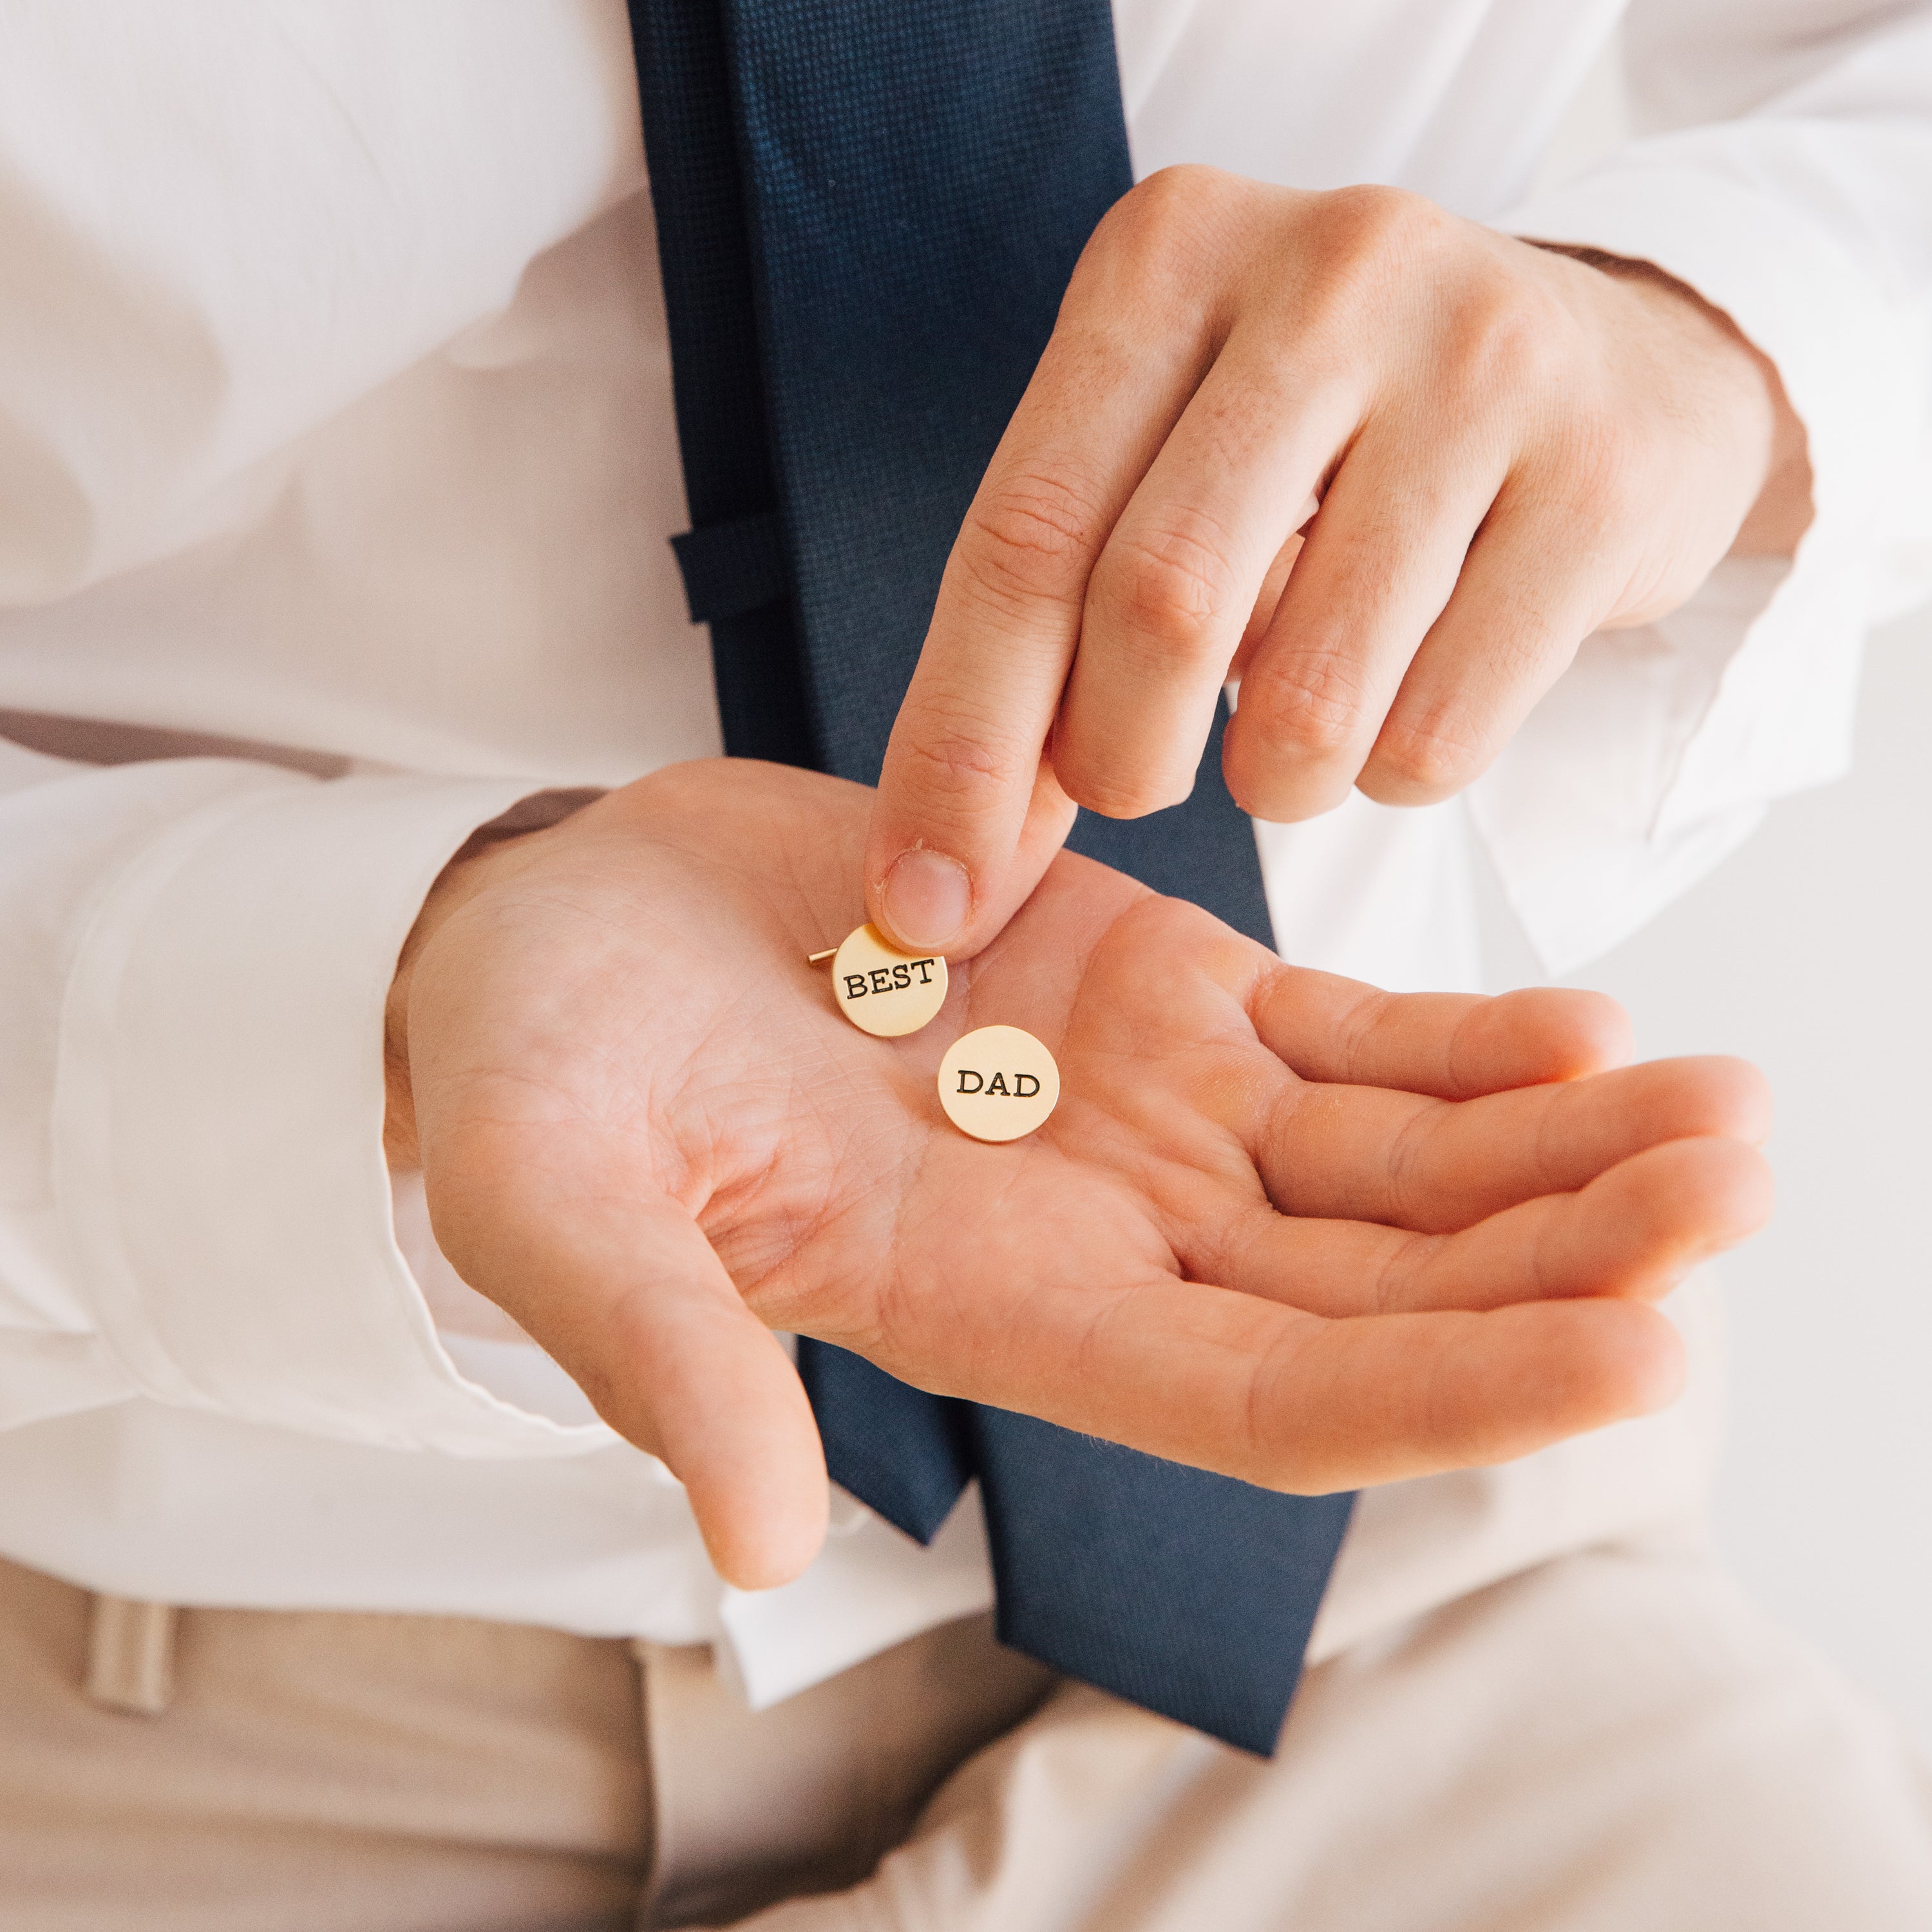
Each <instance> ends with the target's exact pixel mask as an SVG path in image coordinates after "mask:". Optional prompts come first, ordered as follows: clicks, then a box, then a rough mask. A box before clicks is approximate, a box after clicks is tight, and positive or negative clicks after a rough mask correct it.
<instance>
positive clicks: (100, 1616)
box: [86, 1595, 175, 1718]
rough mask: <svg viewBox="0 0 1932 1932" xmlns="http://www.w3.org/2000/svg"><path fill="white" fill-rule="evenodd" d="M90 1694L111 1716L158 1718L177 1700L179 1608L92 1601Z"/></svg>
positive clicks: (125, 1599) (130, 1600) (120, 1600)
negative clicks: (119, 1713)
mask: <svg viewBox="0 0 1932 1932" xmlns="http://www.w3.org/2000/svg"><path fill="white" fill-rule="evenodd" d="M86 1688H87V1694H88V1696H89V1697H91V1698H92V1699H93V1700H94V1701H95V1703H97V1704H101V1705H105V1706H107V1709H110V1711H132V1712H136V1713H137V1714H138V1715H140V1716H142V1717H145V1718H157V1717H159V1716H160V1714H161V1713H162V1712H163V1711H165V1710H166V1709H167V1708H168V1706H169V1703H171V1702H172V1700H173V1697H174V1694H175V1607H174V1606H173V1605H172V1604H148V1603H142V1602H140V1601H137V1600H136V1599H135V1598H131V1597H104V1596H99V1595H97V1596H96V1597H95V1599H94V1615H93V1619H92V1622H91V1624H90V1625H89V1631H88V1642H87V1687H86Z"/></svg>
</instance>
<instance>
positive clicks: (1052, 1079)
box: [939, 1026, 1060, 1141]
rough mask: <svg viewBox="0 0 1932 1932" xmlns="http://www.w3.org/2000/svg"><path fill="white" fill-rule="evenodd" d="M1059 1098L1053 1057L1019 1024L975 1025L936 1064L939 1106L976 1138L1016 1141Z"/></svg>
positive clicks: (1036, 1124)
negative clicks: (976, 1027)
mask: <svg viewBox="0 0 1932 1932" xmlns="http://www.w3.org/2000/svg"><path fill="white" fill-rule="evenodd" d="M1059 1099H1060V1069H1059V1068H1058V1067H1057V1066H1056V1065H1055V1064H1054V1058H1053V1055H1052V1054H1050V1053H1049V1052H1047V1050H1046V1048H1045V1047H1044V1046H1042V1045H1041V1044H1040V1042H1039V1041H1038V1040H1035V1039H1034V1037H1033V1035H1032V1034H1030V1033H1022V1031H1020V1029H1019V1028H1018V1027H1010V1026H989V1027H980V1028H978V1029H977V1031H974V1032H972V1033H969V1034H965V1035H964V1036H962V1037H961V1038H960V1039H958V1040H955V1041H954V1042H953V1044H952V1045H951V1046H950V1047H948V1048H947V1049H946V1058H944V1060H942V1061H941V1062H940V1063H939V1104H940V1105H941V1106H942V1107H944V1109H946V1118H947V1119H948V1120H949V1121H951V1122H952V1123H953V1125H954V1126H955V1127H957V1128H958V1129H959V1131H960V1132H961V1133H962V1134H971V1136H973V1138H974V1139H975V1140H976V1141H1016V1140H1018V1139H1019V1137H1020V1136H1022V1134H1030V1133H1032V1132H1033V1130H1034V1129H1035V1128H1036V1127H1042V1126H1043V1125H1044V1124H1046V1117H1047V1116H1048V1115H1049V1114H1050V1113H1052V1112H1053V1109H1054V1108H1055V1105H1056V1104H1057V1103H1058V1101H1059Z"/></svg>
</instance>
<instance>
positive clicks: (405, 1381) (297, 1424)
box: [0, 745, 611, 1457]
mask: <svg viewBox="0 0 1932 1932" xmlns="http://www.w3.org/2000/svg"><path fill="white" fill-rule="evenodd" d="M535 789H536V787H532V785H531V784H529V782H528V781H519V780H515V779H501V780H484V779H450V778H419V777H407V776H376V775H352V776H348V777H344V778H335V779H332V780H329V781H320V780H317V779H314V778H308V777H305V776H302V775H297V774H294V773H291V772H287V771H283V770H279V769H274V768H272V767H270V766H263V765H259V764H254V763H248V762H245V761H242V760H226V759H214V758H191V759H170V760H157V761H154V762H150V763H137V764H130V765H124V766H118V767H115V768H111V769H92V768H89V767H85V766H72V765H68V764H65V763H62V762H61V761H59V760H53V759H49V758H43V757H39V756H37V754H32V753H29V752H26V751H20V750H19V749H18V748H16V747H12V746H7V745H0V968H4V972H3V973H0V977H4V980H5V985H6V986H7V991H8V995H9V997H8V998H7V1001H5V1008H4V1012H0V1069H4V1072H5V1079H6V1086H7V1103H6V1106H5V1142H4V1145H0V1187H4V1193H0V1426H6V1425H13V1426H17V1425H20V1424H24V1423H27V1422H31V1421H36V1420H38V1419H40V1418H43V1417H45V1416H46V1415H49V1414H51V1413H59V1412H74V1411H76V1410H79V1409H86V1408H89V1407H96V1406H103V1405H104V1404H107V1403H113V1402H115V1401H118V1400H124V1399H125V1398H126V1397H130V1396H135V1395H139V1396H145V1397H149V1398H151V1399H153V1400H157V1401H160V1402H162V1403H168V1404H170V1405H173V1406H179V1407H184V1408H188V1409H199V1410H202V1411H205V1412H214V1413H217V1414H219V1415H224V1416H227V1417H229V1418H236V1419H241V1420H245V1421H253V1422H259V1423H266V1424H272V1425H275V1426H277V1427H281V1428H284V1429H293V1430H301V1431H304V1432H307V1433H312V1434H316V1435H320V1436H328V1437H332V1438H334V1439H338V1440H341V1441H347V1442H358V1443H362V1444H368V1445H389V1446H392V1447H399V1448H427V1449H433V1450H438V1451H443V1452H444V1453H446V1454H453V1455H458V1456H484V1457H488V1456H519V1457H520V1456H529V1455H536V1456H544V1455H552V1454H574V1453H580V1452H581V1451H583V1450H584V1449H585V1448H590V1447H594V1446H596V1445H599V1444H601V1443H603V1442H608V1441H610V1440H611V1438H610V1435H609V1433H608V1432H607V1430H604V1429H603V1427H602V1426H601V1424H597V1425H593V1426H588V1427H580V1426H568V1425H564V1424H558V1423H556V1422H554V1421H550V1420H547V1419H546V1418H544V1417H542V1416H540V1415H532V1414H530V1413H529V1412H526V1411H523V1410H522V1409H517V1408H516V1407H514V1406H511V1405H510V1404H508V1403H504V1402H502V1401H499V1400H497V1399H496V1397H493V1396H492V1395H490V1394H488V1393H487V1391H484V1390H483V1389H481V1388H479V1387H478V1386H476V1385H474V1384H472V1383H471V1382H467V1381H466V1380H465V1379H463V1377H462V1376H460V1375H459V1374H458V1373H457V1371H456V1370H455V1367H453V1366H452V1363H451V1361H450V1360H449V1356H448V1355H446V1352H444V1350H443V1348H442V1346H440V1343H439V1342H438V1340H437V1334H436V1331H435V1327H434V1323H433V1322H432V1321H431V1317H430V1314H429V1311H428V1307H427V1306H426V1305H425V1301H424V1299H423V1297H422V1294H421V1292H419V1289H418V1288H417V1286H416V1283H415V1281H414V1280H413V1278H412V1277H411V1275H410V1271H409V1269H408V1268H407V1265H405V1263H404V1259H403V1257H402V1255H401V1252H400V1250H398V1246H397V1243H396V1240H395V1232H394V1227H393V1223H392V1208H391V1199H390V1190H389V1175H388V1172H387V1169H386V1166H385V1163H384V1160H383V1147H382V1127H383V1105H384V1086H383V1008H384V1004H385V1000H386V994H387V991H388V988H389V982H390V980H391V977H392V974H393V972H394V970H395V961H396V958H397V956H398V952H399V951H400V950H401V946H402V943H403V941H404V938H406V936H407V934H408V932H409V929H410V926H411V924H412V923H413V920H414V919H415V917H416V913H417V912H418V910H419V909H420V907H421V906H422V901H423V899H424V897H425V895H426V893H427V892H428V889H429V886H430V885H431V883H432V881H433V880H434V878H435V877H436V875H437V873H438V871H440V869H441V868H442V867H443V865H444V864H445V863H446V862H447V861H448V859H449V857H450V856H451V855H452V853H453V852H455V850H456V849H457V848H458V847H460V845H461V844H463V841H465V840H466V838H468V837H469V835H470V834H471V832H472V831H473V830H475V828H476V827H478V826H479V825H481V824H483V823H487V822H488V821H489V820H492V819H494V818H496V817H498V816H499V814H502V813H503V812H504V811H505V810H506V809H508V808H509V807H511V805H514V804H515V803H516V802H517V801H518V800H520V799H522V798H523V797H525V796H527V795H528V794H529V793H531V792H532V790H535Z"/></svg>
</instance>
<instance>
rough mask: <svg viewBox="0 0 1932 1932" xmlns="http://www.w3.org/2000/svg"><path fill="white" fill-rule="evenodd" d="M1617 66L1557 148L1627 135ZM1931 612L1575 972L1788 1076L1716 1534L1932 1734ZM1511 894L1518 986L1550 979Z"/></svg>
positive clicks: (1749, 1290) (1778, 1603)
mask: <svg viewBox="0 0 1932 1932" xmlns="http://www.w3.org/2000/svg"><path fill="white" fill-rule="evenodd" d="M1620 119H1621V115H1620V107H1619V97H1618V92H1617V87H1616V76H1615V69H1614V66H1613V65H1610V64H1606V65H1604V67H1603V68H1600V69H1599V71H1598V73H1597V74H1595V75H1594V76H1593V77H1592V80H1590V82H1589V83H1588V84H1587V85H1586V88H1585V89H1584V92H1583V95H1581V96H1580V98H1579V101H1578V102H1577V107H1576V109H1575V110H1574V112H1573V113H1572V115H1571V122H1570V125H1569V127H1568V129H1567V130H1565V136H1564V139H1563V141H1562V143H1561V145H1560V149H1559V153H1558V154H1556V156H1555V157H1553V161H1552V164H1551V169H1550V172H1551V173H1553V174H1555V175H1559V176H1560V175H1562V174H1563V173H1565V172H1568V171H1570V170H1571V169H1573V168H1574V166H1576V165H1577V164H1578V163H1580V161H1581V160H1584V159H1586V158H1587V157H1589V155H1590V154H1592V153H1594V152H1596V151H1600V150H1601V148H1604V147H1605V146H1607V145H1610V142H1612V141H1613V140H1614V139H1616V136H1617V133H1618V130H1619V125H1620ZM1928 733H1932V613H1927V614H1922V615H1920V616H1915V617H1912V618H1909V619H1906V620H1905V621H1904V622H1902V623H1900V624H1897V625H1893V626H1892V627H1891V628H1889V629H1888V630H1886V631H1882V632H1880V633H1879V634H1878V635H1877V636H1876V637H1874V638H1873V641H1872V645H1871V649H1870V655H1869V658H1868V660H1867V672H1866V679H1865V685H1864V695H1863V698H1862V700H1861V706H1860V721H1859V734H1858V754H1857V759H1856V763H1855V767H1854V769H1853V772H1852V775H1851V777H1850V778H1848V779H1846V780H1845V781H1843V783H1841V784H1838V785H1835V786H1832V787H1829V789H1827V790H1823V791H1819V792H1814V793H1808V794H1806V795H1804V796H1800V797H1797V798H1793V799H1787V800H1786V801H1784V802H1781V803H1780V804H1778V805H1775V806H1774V807H1773V808H1772V813H1771V816H1770V817H1769V820H1768V821H1767V822H1766V824H1765V826H1764V827H1763V829H1761V830H1760V832H1758V834H1757V837H1756V838H1754V840H1753V841H1751V844H1749V845H1748V846H1747V847H1745V849H1744V850H1742V852H1740V853H1739V854H1738V855H1737V856H1736V857H1734V858H1733V859H1730V861H1729V862H1727V864H1726V865H1724V866H1723V867H1722V868H1720V870H1719V871H1718V872H1717V873H1716V874H1714V875H1713V876H1712V877H1711V878H1709V879H1708V880H1706V881H1705V882H1704V883H1703V884H1702V885H1701V886H1699V887H1698V888H1697V889H1696V890H1695V891H1694V892H1692V893H1691V895H1689V896H1688V898H1686V899H1685V901H1683V902H1682V904H1679V905H1678V906H1676V907H1674V908H1673V909H1672V910H1670V911H1669V912H1667V913H1665V914H1664V916H1663V917H1662V918H1661V919H1658V921H1657V922H1655V924H1653V925H1652V926H1650V927H1649V929H1646V931H1645V932H1643V933H1641V934H1640V935H1638V936H1637V938H1635V939H1634V940H1633V941H1631V942H1630V943H1629V944H1627V945H1625V946H1623V947H1620V948H1619V950H1617V951H1616V953H1613V954H1612V955H1611V956H1610V957H1609V958H1608V959H1604V960H1602V961H1600V962H1598V963H1597V964H1596V965H1594V966H1592V967H1591V968H1588V969H1587V970H1586V971H1584V972H1583V973H1582V974H1578V975H1577V983H1580V984H1584V985H1589V986H1598V987H1601V988H1602V989H1604V991H1606V992H1610V993H1613V994H1614V995H1616V997H1617V998H1619V999H1621V1000H1622V1001H1623V1002H1624V1003H1625V1005H1626V1006H1628V1007H1629V1008H1630V1010H1631V1013H1632V1015H1633V1016H1634V1019H1635V1020H1636V1022H1637V1040H1638V1046H1639V1050H1640V1052H1642V1053H1643V1055H1645V1056H1646V1058H1649V1057H1651V1056H1653V1055H1660V1054H1668V1053H1686V1052H1728V1053H1739V1054H1742V1055H1745V1056H1746V1057H1747V1058H1750V1059H1751V1060H1754V1061H1757V1064H1759V1065H1760V1067H1763V1068H1764V1070H1766V1073H1769V1075H1770V1076H1771V1079H1772V1084H1773V1086H1774V1087H1775V1089H1776V1091H1777V1095H1778V1125H1777V1127H1776V1129H1775V1133H1774V1135H1773V1137H1772V1143H1771V1150H1770V1151H1771V1154H1772V1160H1773V1163H1774V1164H1775V1167H1776V1169H1777V1172H1778V1190H1779V1205H1778V1217H1777V1219H1776V1220H1775V1221H1774V1222H1773V1223H1772V1226H1771V1227H1770V1228H1769V1229H1768V1230H1767V1231H1766V1232H1765V1233H1764V1234H1763V1235H1760V1236H1759V1237H1758V1238H1757V1240H1756V1241H1754V1242H1753V1243H1752V1244H1751V1245H1750V1246H1748V1247H1746V1248H1745V1249H1743V1250H1740V1251H1739V1253H1737V1254H1736V1256H1733V1258H1732V1259H1730V1261H1729V1262H1727V1264H1726V1265H1725V1271H1724V1272H1725V1276H1726V1279H1727V1281H1728V1283H1729V1284H1730V1328H1731V1343H1732V1385H1731V1416H1730V1437H1729V1448H1728V1451H1727V1461H1726V1465H1725V1469H1724V1475H1723V1478H1722V1481H1721V1487H1720V1490H1719V1495H1718V1537H1719V1540H1720V1543H1721V1546H1722V1547H1723V1549H1724V1552H1725V1553H1726V1555H1727V1557H1728V1559H1730V1562H1731V1564H1732V1565H1733V1568H1735V1569H1736V1571H1737V1572H1738V1573H1739V1574H1740V1575H1741V1576H1742V1577H1743V1579H1744V1580H1745V1582H1746V1583H1748V1585H1749V1586H1751V1589H1753V1591H1754V1592H1755V1594H1756V1595H1757V1597H1758V1598H1759V1600H1760V1601H1761V1602H1762V1603H1763V1604H1766V1606H1768V1607H1769V1608H1770V1609H1771V1610H1772V1611H1773V1613H1775V1615H1776V1616H1778V1617H1779V1618H1780V1619H1781V1620H1782V1621H1783V1622H1785V1623H1787V1624H1788V1625H1791V1626H1792V1627H1793V1628H1796V1629H1797V1630H1799V1631H1802V1632H1803V1633H1805V1634H1806V1635H1807V1636H1808V1637H1810V1638H1811V1640H1813V1641H1814V1643H1817V1645H1818V1646H1820V1648H1821V1649H1823V1650H1824V1651H1825V1652H1826V1653H1827V1654H1828V1655H1830V1656H1831V1657H1832V1658H1833V1659H1834V1660H1835V1661H1836V1662H1837V1664H1838V1665H1839V1667H1841V1669H1842V1670H1844V1671H1845V1672H1846V1673H1847V1674H1848V1675H1849V1676H1852V1677H1853V1678H1855V1679H1857V1680H1858V1681H1859V1682H1861V1683H1862V1684H1864V1685H1865V1686H1867V1688H1869V1689H1870V1690H1871V1691H1873V1692H1874V1693H1875V1694H1876V1695H1877V1696H1878V1697H1879V1698H1880V1699H1881V1700H1882V1701H1883V1702H1884V1703H1885V1704H1887V1705H1888V1706H1889V1707H1890V1708H1891V1709H1893V1710H1894V1712H1897V1714H1898V1715H1899V1716H1900V1718H1902V1719H1903V1721H1905V1723H1906V1724H1907V1725H1908V1726H1909V1727H1910V1728H1911V1730H1912V1732H1913V1733H1914V1734H1915V1736H1916V1737H1917V1739H1918V1742H1919V1743H1920V1745H1921V1747H1922V1748H1924V1750H1925V1751H1927V1753H1928V1754H1932V1225H1928V1221H1927V1208H1928V1206H1932V1190H1928V1189H1927V1184H1926V1175H1927V1171H1928V1166H1932V988H1928V986H1927V962H1928V959H1932V892H1928V890H1927V886H1928V880H1932V868H1928V865H1927V859H1928V857H1932V758H1928V757H1927V753H1926V751H1925V749H1924V745H1925V742H1926V739H1927V734H1928ZM1506 917H1507V916H1506V915H1504V914H1500V913H1499V912H1498V910H1497V909H1496V905H1495V904H1492V906H1491V907H1490V913H1489V916H1488V922H1487V923H1488V926H1489V931H1488V933H1487V938H1488V939H1489V941H1490V947H1491V952H1492V957H1493V966H1494V974H1493V977H1494V978H1495V979H1496V982H1497V983H1499V984H1501V983H1520V982H1522V981H1524V980H1531V979H1534V978H1536V977H1540V976H1539V975H1538V974H1536V973H1535V969H1534V968H1533V967H1532V965H1531V964H1530V962H1529V957H1528V954H1527V950H1526V948H1525V947H1524V946H1523V942H1522V941H1521V939H1520V938H1519V937H1518V936H1517V935H1516V934H1515V933H1514V932H1513V931H1512V930H1511V929H1509V928H1508V926H1507V924H1506V923H1505V921H1506Z"/></svg>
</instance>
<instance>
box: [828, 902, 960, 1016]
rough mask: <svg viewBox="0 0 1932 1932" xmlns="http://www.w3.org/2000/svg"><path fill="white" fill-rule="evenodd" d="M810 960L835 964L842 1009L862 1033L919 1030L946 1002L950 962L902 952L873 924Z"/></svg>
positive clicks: (836, 994)
mask: <svg viewBox="0 0 1932 1932" xmlns="http://www.w3.org/2000/svg"><path fill="white" fill-rule="evenodd" d="M806 957H807V958H808V959H809V960H810V961H811V963H812V964H813V965H818V964H819V963H820V962H822V961H823V960H826V959H829V960H830V961H831V962H832V994H833V996H834V997H835V998H836V999H837V1001H838V1007H839V1010H840V1011H841V1013H844V1016H845V1017H846V1018H847V1019H848V1020H850V1022H852V1024H853V1025H854V1026H855V1027H856V1028H859V1031H861V1032H862V1033H869V1034H877V1036H878V1037H879V1038H880V1039H881V1040H896V1039H898V1037H899V1036H900V1035H901V1034H908V1033H916V1032H918V1031H919V1028H921V1027H922V1026H924V1025H926V1022H927V1021H929V1019H932V1017H933V1016H934V1015H935V1014H936V1013H938V1011H939V1010H940V1008H941V1007H943V1006H944V1005H945V1004H946V962H945V961H944V959H942V958H941V957H940V956H939V955H938V953H901V951H900V950H898V947H895V946H888V945H887V944H886V942H885V941H883V939H881V938H880V937H879V935H878V934H877V932H875V931H874V929H872V928H871V926H859V928H858V929H856V931H854V932H848V933H847V935H845V938H844V943H843V944H841V945H838V946H835V947H832V950H830V951H829V953H809V954H808V955H807V956H806Z"/></svg>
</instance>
